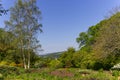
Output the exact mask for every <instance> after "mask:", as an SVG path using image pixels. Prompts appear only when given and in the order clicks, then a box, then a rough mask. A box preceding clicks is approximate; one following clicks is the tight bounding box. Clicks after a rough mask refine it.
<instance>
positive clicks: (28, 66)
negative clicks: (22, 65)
mask: <svg viewBox="0 0 120 80" xmlns="http://www.w3.org/2000/svg"><path fill="white" fill-rule="evenodd" d="M27 68H28V69H29V68H30V40H28V65H27Z"/></svg>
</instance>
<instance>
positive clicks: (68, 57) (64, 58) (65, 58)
mask: <svg viewBox="0 0 120 80" xmlns="http://www.w3.org/2000/svg"><path fill="white" fill-rule="evenodd" d="M74 53H75V49H74V48H73V47H70V48H68V50H67V51H66V52H64V53H62V54H61V56H60V58H59V60H60V61H61V63H62V64H63V67H67V68H68V67H73V66H74V64H73V59H72V58H73V55H74Z"/></svg>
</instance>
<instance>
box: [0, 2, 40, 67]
mask: <svg viewBox="0 0 120 80" xmlns="http://www.w3.org/2000/svg"><path fill="white" fill-rule="evenodd" d="M9 11H10V20H8V21H5V25H6V27H5V29H4V30H3V29H1V31H0V32H1V36H0V37H1V38H0V40H1V41H0V53H1V57H2V58H3V57H4V56H3V55H7V54H8V53H9V52H10V53H11V54H12V55H16V56H12V57H14V58H13V59H15V63H17V62H18V63H20V62H21V63H23V65H24V68H25V69H29V68H30V65H31V58H32V59H34V58H33V57H34V56H33V55H36V54H35V53H37V51H38V50H40V48H41V45H40V44H39V40H38V38H37V36H39V34H38V33H39V32H42V29H41V27H42V24H41V23H40V20H41V12H40V10H39V8H38V7H37V6H36V0H17V1H16V3H15V5H14V7H11V8H10V10H9ZM31 55H32V56H31ZM7 56H8V55H7ZM2 58H1V60H3V59H2ZM16 61H17V62H16Z"/></svg>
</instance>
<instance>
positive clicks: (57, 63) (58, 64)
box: [49, 60, 62, 68]
mask: <svg viewBox="0 0 120 80" xmlns="http://www.w3.org/2000/svg"><path fill="white" fill-rule="evenodd" d="M49 66H50V67H51V68H61V67H62V63H61V62H60V61H59V60H52V61H51V62H50V63H49Z"/></svg>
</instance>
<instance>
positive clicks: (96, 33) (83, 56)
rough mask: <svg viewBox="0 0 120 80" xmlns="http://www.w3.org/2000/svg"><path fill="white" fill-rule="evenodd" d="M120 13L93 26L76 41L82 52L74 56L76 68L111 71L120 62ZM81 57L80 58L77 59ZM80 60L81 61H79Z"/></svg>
mask: <svg viewBox="0 0 120 80" xmlns="http://www.w3.org/2000/svg"><path fill="white" fill-rule="evenodd" d="M119 17H120V12H117V13H116V14H114V15H113V16H111V17H110V18H109V19H105V20H103V21H101V22H100V23H98V24H96V25H94V26H91V27H90V28H89V29H88V31H87V32H82V33H80V35H79V36H78V38H77V39H76V40H77V42H78V43H79V45H80V51H79V52H77V53H76V54H74V55H73V56H74V57H76V58H73V61H74V64H75V66H78V67H81V68H90V69H95V70H99V69H101V68H103V69H106V70H109V69H110V68H111V67H112V66H113V65H115V64H116V63H119V61H120V58H119V56H120V36H119V35H120V29H119V28H120V19H119ZM77 56H79V57H77ZM79 58H80V59H79Z"/></svg>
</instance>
